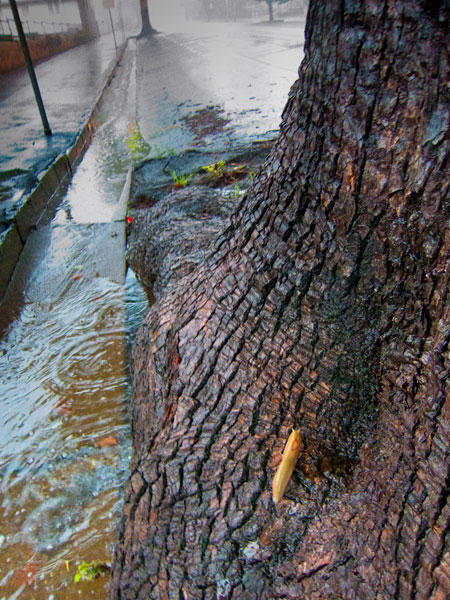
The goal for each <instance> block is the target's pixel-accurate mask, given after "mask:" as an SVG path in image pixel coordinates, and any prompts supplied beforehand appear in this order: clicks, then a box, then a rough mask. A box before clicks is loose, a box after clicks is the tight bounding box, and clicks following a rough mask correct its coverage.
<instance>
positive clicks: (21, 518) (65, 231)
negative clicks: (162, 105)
mask: <svg viewBox="0 0 450 600" xmlns="http://www.w3.org/2000/svg"><path fill="white" fill-rule="evenodd" d="M133 56H134V53H133V52H128V53H126V54H125V57H124V59H123V61H122V64H121V66H119V68H118V71H117V75H116V78H115V80H114V81H113V83H112V86H111V89H110V90H109V93H108V94H107V96H106V97H105V100H104V109H103V110H104V114H103V115H102V116H103V124H102V125H101V126H100V128H99V129H98V131H97V134H96V137H95V139H94V141H93V143H92V145H91V147H90V148H89V149H88V151H87V153H86V155H85V157H84V158H83V161H82V162H81V163H80V165H79V167H78V169H77V171H76V173H75V176H74V178H73V180H72V183H71V185H70V187H69V189H68V191H67V193H66V195H65V197H64V198H63V200H62V203H61V205H60V208H59V209H58V211H57V213H56V215H55V217H54V218H53V219H52V220H51V221H50V222H48V223H47V224H45V223H43V224H41V225H40V226H39V227H38V229H37V231H36V232H35V233H34V234H33V235H34V239H35V240H39V241H38V242H35V243H34V247H33V245H32V244H31V247H32V248H33V249H32V255H31V259H30V260H32V262H34V265H35V266H34V269H33V270H32V272H31V275H30V276H29V277H28V278H27V283H26V284H25V285H24V287H23V297H22V299H21V306H20V307H19V308H18V309H17V306H11V304H12V301H11V300H10V305H9V306H8V303H7V302H6V304H5V302H4V303H3V306H2V307H1V309H2V312H3V313H4V314H5V313H6V312H9V313H10V314H12V313H14V312H15V316H14V317H12V318H10V319H9V324H8V325H7V327H6V328H5V329H4V331H3V335H2V338H1V339H0V406H1V413H2V419H1V423H0V473H1V487H0V523H1V525H0V599H1V600H6V599H8V600H13V599H16V598H21V599H24V600H31V599H34V600H47V599H48V600H51V599H53V600H62V599H64V600H71V599H75V598H77V599H79V598H87V597H93V598H95V599H96V600H102V599H104V598H106V588H107V584H108V577H101V576H100V577H97V578H96V579H94V580H92V581H89V580H85V579H81V580H79V581H78V582H75V581H74V579H75V576H76V575H77V573H79V572H80V571H79V569H78V565H80V564H81V563H82V562H83V561H85V562H86V563H92V562H93V561H96V562H97V563H99V564H101V565H103V564H109V563H110V562H111V559H112V552H113V544H114V538H115V529H116V525H117V519H118V516H119V513H120V508H121V502H122V500H121V498H122V490H123V485H124V482H125V480H126V477H127V475H128V465H129V458H130V452H131V441H130V435H129V424H128V422H127V407H126V403H127V398H128V396H129V379H128V374H127V363H128V356H127V355H128V352H129V348H130V343H131V340H132V338H133V336H134V334H135V332H136V329H137V326H138V324H139V322H140V320H141V318H142V315H143V313H144V312H145V310H146V309H147V297H146V295H145V293H144V292H143V290H142V289H141V288H140V286H139V284H138V283H137V282H136V280H135V278H134V277H133V274H132V273H131V272H129V273H128V275H127V277H126V279H125V276H124V274H125V264H124V258H123V247H122V246H120V240H121V239H122V240H123V223H114V222H112V218H113V213H114V210H115V207H116V204H117V202H118V199H119V196H120V192H121V190H122V187H123V185H124V179H125V175H126V172H127V169H128V168H129V166H130V164H131V163H132V161H133V158H135V156H133V153H135V152H136V148H135V147H133V148H131V149H130V144H129V143H128V144H127V139H128V140H129V139H130V136H131V137H132V136H133V135H135V134H134V133H133V130H134V119H135V114H136V113H135V104H134V99H135V96H134V99H133V85H135V65H134V63H133V61H134V58H133ZM117 115H119V116H117ZM121 236H122V238H121ZM85 574H86V575H88V576H89V571H87V572H85Z"/></svg>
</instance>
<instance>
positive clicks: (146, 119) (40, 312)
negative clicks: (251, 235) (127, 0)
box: [0, 24, 302, 600]
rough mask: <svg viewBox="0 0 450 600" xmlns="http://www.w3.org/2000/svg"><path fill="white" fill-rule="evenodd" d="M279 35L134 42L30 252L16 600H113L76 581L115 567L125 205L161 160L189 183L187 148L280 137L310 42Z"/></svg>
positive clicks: (15, 290)
mask: <svg viewBox="0 0 450 600" xmlns="http://www.w3.org/2000/svg"><path fill="white" fill-rule="evenodd" d="M279 32H280V33H279V36H280V37H279V39H278V41H277V34H276V32H275V30H272V29H268V28H267V27H264V26H250V25H245V26H243V25H239V24H237V25H236V24H227V25H226V26H225V27H220V28H217V27H215V26H213V25H212V24H208V26H207V28H206V29H205V28H202V29H200V30H192V32H189V33H182V34H180V33H169V34H160V35H158V36H155V37H153V38H149V39H143V40H138V41H136V40H131V41H130V43H129V46H128V49H127V52H126V53H125V56H124V59H123V61H122V62H121V64H120V65H119V67H118V69H117V72H116V76H115V78H114V80H113V82H112V85H111V89H110V91H109V92H108V94H107V96H106V99H105V104H104V110H103V113H102V115H101V119H102V122H101V124H100V127H99V129H98V130H97V133H96V136H95V139H94V141H93V143H92V145H91V147H90V148H89V150H88V151H87V153H86V155H85V157H84V159H83V161H82V162H81V163H80V165H79V166H78V169H77V171H76V173H75V176H74V178H73V180H72V183H71V185H70V187H69V189H68V191H67V194H66V195H65V196H64V198H62V199H61V204H60V206H59V207H58V209H57V210H56V213H55V214H54V215H53V214H48V215H46V217H45V218H43V219H42V220H41V222H40V223H39V224H38V226H37V228H36V231H35V232H33V234H32V235H31V237H30V238H29V242H28V243H27V248H26V250H25V251H24V254H23V256H22V259H21V262H20V267H19V269H18V270H17V272H16V276H15V279H14V283H13V285H12V286H10V290H9V293H8V294H7V296H6V298H5V300H4V302H3V303H2V305H1V306H0V330H1V331H2V338H1V340H0V405H1V408H2V415H3V419H2V422H1V424H0V473H1V476H2V480H1V488H0V519H1V523H2V526H1V528H0V598H1V599H2V600H3V599H6V598H8V599H9V600H13V599H16V598H21V599H25V600H31V599H36V600H40V599H44V600H46V599H47V598H48V599H49V600H50V599H52V600H62V599H64V600H71V599H72V598H80V597H82V598H85V597H93V598H96V600H102V599H103V598H105V597H106V596H105V595H106V592H105V586H106V585H107V579H108V578H107V577H99V578H98V579H96V580H94V581H93V582H89V581H80V582H78V583H75V582H74V576H75V575H76V573H77V565H78V564H79V563H81V562H82V561H86V562H90V561H99V562H101V563H103V562H106V563H107V562H109V561H110V560H111V556H112V549H113V544H114V538H115V527H116V521H117V517H118V514H119V510H120V505H121V493H122V487H123V484H124V481H125V479H126V476H127V469H128V461H129V455H130V438H129V425H128V419H127V401H128V396H129V380H128V368H127V365H128V351H129V347H130V344H131V341H132V339H133V335H134V333H135V331H136V328H137V326H138V324H139V322H140V319H141V317H142V315H143V313H144V312H145V310H146V307H147V297H146V295H145V293H144V291H143V289H142V288H141V287H140V285H139V284H138V283H137V282H136V280H135V278H134V277H133V274H132V273H131V272H130V271H128V275H127V276H126V278H125V262H124V225H123V221H120V219H119V220H116V210H117V205H118V202H119V198H120V196H121V192H122V189H123V187H124V184H125V181H126V176H127V172H128V169H129V168H130V167H132V166H135V165H138V164H140V163H141V162H142V161H143V160H144V159H146V158H149V157H159V160H160V161H161V160H162V159H163V158H165V157H167V158H168V157H172V158H173V164H175V165H176V164H178V163H177V160H178V161H181V162H179V164H180V166H179V167H176V168H179V170H180V174H181V171H182V170H183V168H184V167H183V165H184V164H185V163H184V162H183V161H184V157H183V156H182V157H179V156H178V158H177V156H176V155H179V153H181V154H184V152H185V151H186V149H188V148H191V149H194V150H195V151H196V157H197V158H196V160H198V161H199V163H200V164H207V163H209V162H211V160H210V158H209V157H210V156H211V153H212V152H214V151H217V150H219V149H222V150H223V149H227V150H228V149H230V150H231V149H237V148H239V147H243V146H248V143H249V141H254V140H256V139H270V138H272V137H273V136H274V129H276V128H277V127H278V123H279V121H280V114H281V110H282V108H283V105H284V102H285V99H286V96H287V92H288V89H289V87H290V85H291V83H292V82H293V81H294V79H295V74H296V70H297V67H298V64H299V62H300V58H301V39H302V31H301V28H300V27H299V26H298V24H297V25H293V26H289V27H285V28H279ZM230 36H231V37H230ZM215 44H218V46H216V45H215ZM239 45H240V49H239V47H238V46H239ZM241 65H242V71H241V70H239V68H240V66H241ZM198 152H200V153H203V152H204V153H205V155H204V156H200V157H198V154H197V153H198ZM187 155H189V153H188V154H187ZM184 156H186V154H184ZM205 161H206V162H205Z"/></svg>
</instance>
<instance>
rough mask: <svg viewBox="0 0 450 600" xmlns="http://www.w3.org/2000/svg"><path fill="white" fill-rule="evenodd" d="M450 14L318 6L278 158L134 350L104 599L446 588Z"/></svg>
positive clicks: (412, 593)
mask: <svg viewBox="0 0 450 600" xmlns="http://www.w3.org/2000/svg"><path fill="white" fill-rule="evenodd" d="M448 24H449V3H448V2H447V1H441V2H439V1H435V2H425V1H422V0H385V1H381V0H380V1H375V0H366V1H364V2H363V1H358V0H342V1H341V0H329V1H328V2H322V1H321V0H311V3H310V10H309V16H308V22H307V28H306V52H305V59H304V62H303V64H302V66H301V68H300V72H299V79H298V81H297V82H296V83H295V84H294V86H293V88H292V90H291V92H290V94H289V99H288V102H287V105H286V108H285V111H284V115H283V123H282V126H281V132H280V136H279V139H278V141H277V143H276V146H275V148H274V150H273V153H272V155H271V157H270V158H269V160H268V161H267V163H266V165H265V167H264V168H263V169H262V171H261V172H260V173H259V175H258V177H257V178H256V179H255V182H254V185H253V188H252V190H251V192H250V193H249V194H248V195H247V197H246V198H245V199H244V201H243V202H242V203H241V205H240V207H239V208H238V210H237V212H236V213H235V214H234V216H233V218H232V222H231V225H230V227H228V228H227V229H226V231H225V233H223V234H222V235H221V236H220V238H219V239H218V240H217V242H216V244H215V250H214V253H212V255H211V256H210V257H209V259H208V260H206V261H205V263H204V264H203V265H202V266H201V267H199V268H197V269H196V270H195V271H194V273H193V274H191V275H189V276H188V277H185V278H183V279H182V280H181V281H180V282H179V285H178V286H177V288H176V291H173V290H172V291H170V292H168V293H166V294H165V295H161V297H160V298H159V299H158V301H157V303H156V304H155V305H154V306H153V308H152V309H151V311H150V313H149V315H148V316H147V318H146V319H145V322H144V323H143V326H142V328H141V331H140V334H139V336H138V339H137V342H136V344H135V348H134V358H133V379H134V392H133V415H132V428H133V436H134V456H133V461H132V474H131V478H130V482H129V485H128V489H127V492H126V499H125V506H124V517H123V520H122V524H121V529H120V537H119V542H118V546H117V551H116V558H115V563H114V568H113V581H112V586H111V598H114V599H119V598H120V599H121V600H124V599H127V600H131V599H133V600H135V599H140V600H148V599H153V600H156V599H158V600H159V599H166V598H168V599H174V598H177V599H178V598H186V599H189V600H193V599H212V598H214V599H225V598H233V599H239V600H243V599H257V598H258V599H259V598H261V599H266V600H271V599H276V598H280V599H281V598H284V599H294V598H307V599H319V598H320V599H324V598H327V599H331V598H335V599H337V598H339V599H353V598H364V599H372V598H380V599H385V598H389V599H394V598H402V599H403V598H408V599H410V598H411V599H413V598H414V599H417V600H418V599H424V600H425V599H427V600H428V599H433V600H444V599H445V598H448V597H450V460H449V458H450V457H449V454H450V448H449V433H450V393H449V368H450V360H449V348H448V344H449V340H450V303H449V283H450V281H449V280H450V266H449V265H450V263H449V258H450V228H449V218H450V208H449V206H450V203H449V179H448V168H449V151H450V140H449V88H448V82H449V75H450V72H449V55H448V52H449V32H448ZM294 426H295V427H297V428H299V429H300V431H301V435H302V439H303V444H304V447H303V452H302V453H301V454H300V457H299V460H298V462H297V467H296V470H295V472H294V476H293V478H292V480H291V482H290V484H289V486H288V490H287V494H286V496H285V498H284V499H283V500H281V501H280V503H279V504H278V505H277V506H276V507H274V505H273V502H272V500H271V481H272V478H273V475H274V471H275V468H276V464H277V460H279V457H280V455H281V452H282V450H283V446H284V443H285V441H286V439H287V437H288V434H289V431H290V429H291V427H294Z"/></svg>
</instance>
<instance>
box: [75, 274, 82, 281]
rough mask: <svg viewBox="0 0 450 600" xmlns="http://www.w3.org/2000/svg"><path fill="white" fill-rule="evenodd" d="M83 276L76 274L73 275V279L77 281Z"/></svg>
mask: <svg viewBox="0 0 450 600" xmlns="http://www.w3.org/2000/svg"><path fill="white" fill-rule="evenodd" d="M82 277H83V275H74V276H73V277H72V281H76V280H77V279H81V278H82Z"/></svg>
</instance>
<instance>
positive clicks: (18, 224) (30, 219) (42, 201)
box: [0, 40, 128, 301]
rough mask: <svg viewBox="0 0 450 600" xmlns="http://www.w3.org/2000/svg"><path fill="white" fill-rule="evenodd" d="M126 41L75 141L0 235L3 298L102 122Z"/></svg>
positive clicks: (46, 172) (42, 176)
mask: <svg viewBox="0 0 450 600" xmlns="http://www.w3.org/2000/svg"><path fill="white" fill-rule="evenodd" d="M127 44H128V40H126V41H125V42H124V43H123V44H122V47H121V48H120V50H119V52H118V54H117V55H116V56H115V58H114V59H113V60H112V61H111V62H110V64H109V65H108V68H107V70H106V76H105V78H104V80H103V83H102V85H101V87H100V91H99V93H98V94H97V97H96V99H95V101H94V104H93V107H92V110H91V113H90V116H89V117H88V118H87V120H86V121H85V123H84V125H83V126H82V127H81V129H80V132H79V133H78V136H77V139H76V140H75V143H74V144H73V145H72V146H70V147H69V148H68V149H67V150H66V151H65V152H64V153H63V154H60V155H59V156H58V158H56V159H55V160H54V161H53V163H52V164H51V165H50V166H49V167H48V169H47V170H46V171H44V172H43V173H40V174H39V176H38V178H39V183H38V184H37V186H36V187H35V188H34V189H33V190H32V191H31V193H30V194H29V195H28V196H27V198H26V199H25V201H24V202H23V204H22V206H21V207H20V209H19V210H18V211H17V214H16V216H15V218H14V221H13V223H12V224H11V225H10V226H9V227H8V229H7V230H6V231H4V232H3V233H2V234H1V235H0V265H1V269H0V301H1V300H2V298H3V296H4V295H5V292H6V289H7V287H8V284H9V282H10V280H11V277H12V274H13V272H14V269H15V266H16V264H17V261H18V259H19V256H20V254H21V252H22V250H23V247H24V246H25V243H26V240H27V238H28V236H29V234H30V232H31V231H32V230H33V229H34V228H35V227H36V225H37V224H38V223H39V219H40V218H41V217H42V215H43V213H44V212H45V210H46V209H47V208H48V207H49V206H50V205H51V206H52V208H54V207H55V206H56V205H57V202H56V204H55V200H56V197H57V196H58V195H59V196H61V195H62V193H64V191H65V190H66V189H67V186H68V184H69V183H70V180H71V179H72V175H73V172H74V170H75V168H76V166H77V165H78V164H79V163H80V161H81V159H82V158H83V155H84V153H85V152H86V150H87V149H88V147H89V145H90V143H91V141H92V139H93V137H94V134H95V131H96V129H97V127H98V126H99V124H100V120H99V113H100V109H101V105H102V101H103V96H104V93H105V90H106V88H107V87H108V86H109V84H110V83H111V80H112V78H113V76H114V73H115V71H116V68H117V65H118V64H119V62H120V61H121V59H122V57H123V54H124V52H125V49H126V47H127Z"/></svg>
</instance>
